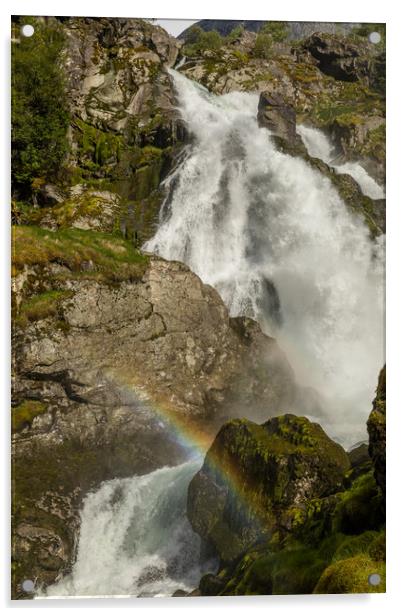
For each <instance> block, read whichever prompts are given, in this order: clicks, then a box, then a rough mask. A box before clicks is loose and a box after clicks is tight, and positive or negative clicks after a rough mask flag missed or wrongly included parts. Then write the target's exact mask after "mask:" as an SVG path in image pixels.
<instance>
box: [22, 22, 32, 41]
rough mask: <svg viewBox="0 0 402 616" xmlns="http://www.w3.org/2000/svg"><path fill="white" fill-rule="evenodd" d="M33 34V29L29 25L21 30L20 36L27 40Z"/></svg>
mask: <svg viewBox="0 0 402 616" xmlns="http://www.w3.org/2000/svg"><path fill="white" fill-rule="evenodd" d="M34 33H35V28H34V27H33V26H31V24H25V25H24V26H22V28H21V34H22V36H25V37H27V38H29V37H30V36H33V34H34Z"/></svg>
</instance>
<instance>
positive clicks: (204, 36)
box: [183, 28, 225, 57]
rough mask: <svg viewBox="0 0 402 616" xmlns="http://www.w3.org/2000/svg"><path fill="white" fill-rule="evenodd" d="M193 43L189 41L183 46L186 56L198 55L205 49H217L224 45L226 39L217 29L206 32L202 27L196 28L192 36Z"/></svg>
mask: <svg viewBox="0 0 402 616" xmlns="http://www.w3.org/2000/svg"><path fill="white" fill-rule="evenodd" d="M191 40H192V41H193V42H192V43H187V44H186V45H185V46H184V48H183V53H184V55H186V56H190V57H192V56H198V55H200V54H202V53H203V52H205V51H217V50H218V49H220V48H221V47H222V45H223V44H224V42H225V39H224V38H223V37H222V36H221V35H220V34H219V32H217V31H216V30H211V31H210V32H204V31H203V30H201V28H198V29H195V32H194V33H193V36H192V37H191Z"/></svg>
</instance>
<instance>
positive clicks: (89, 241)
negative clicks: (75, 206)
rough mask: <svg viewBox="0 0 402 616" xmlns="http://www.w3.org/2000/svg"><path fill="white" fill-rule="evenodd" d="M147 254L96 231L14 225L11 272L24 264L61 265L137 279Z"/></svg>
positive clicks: (104, 276)
mask: <svg viewBox="0 0 402 616" xmlns="http://www.w3.org/2000/svg"><path fill="white" fill-rule="evenodd" d="M148 261H149V257H147V256H146V255H143V254H142V253H141V252H139V251H138V250H137V249H136V248H135V247H134V246H133V244H132V243H130V242H128V241H127V240H125V239H123V238H121V237H118V236H117V235H113V234H111V233H101V232H99V231H84V230H81V229H60V230H58V231H49V230H47V229H42V228H40V227H34V226H22V225H21V226H17V227H13V258H12V264H13V268H14V273H18V272H19V271H21V270H22V269H23V268H24V266H25V265H28V266H46V265H47V264H49V263H58V264H60V265H64V266H65V267H66V268H68V269H69V270H70V271H71V272H72V273H74V274H80V273H81V274H82V273H84V274H85V275H86V276H90V277H95V278H98V279H100V280H104V281H111V282H113V281H121V280H127V279H130V280H136V279H139V278H141V277H142V275H143V274H144V272H145V270H146V267H147V264H148Z"/></svg>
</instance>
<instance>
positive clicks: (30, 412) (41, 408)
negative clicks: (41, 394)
mask: <svg viewBox="0 0 402 616" xmlns="http://www.w3.org/2000/svg"><path fill="white" fill-rule="evenodd" d="M46 412H47V406H46V405H45V404H44V403H43V402H40V401H39V400H24V401H23V402H21V404H19V405H18V406H15V407H13V408H12V409H11V430H12V432H19V431H20V430H22V429H23V428H25V427H27V426H30V425H31V424H32V422H33V420H34V419H35V417H38V416H39V415H43V414H44V413H46Z"/></svg>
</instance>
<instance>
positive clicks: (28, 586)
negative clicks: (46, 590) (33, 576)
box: [21, 580, 35, 592]
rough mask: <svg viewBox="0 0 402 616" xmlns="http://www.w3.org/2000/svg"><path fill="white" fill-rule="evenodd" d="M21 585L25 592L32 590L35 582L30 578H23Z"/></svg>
mask: <svg viewBox="0 0 402 616" xmlns="http://www.w3.org/2000/svg"><path fill="white" fill-rule="evenodd" d="M21 586H22V590H23V591H25V592H33V591H34V589H35V583H34V582H33V581H32V580H24V581H23V582H22V584H21Z"/></svg>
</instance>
